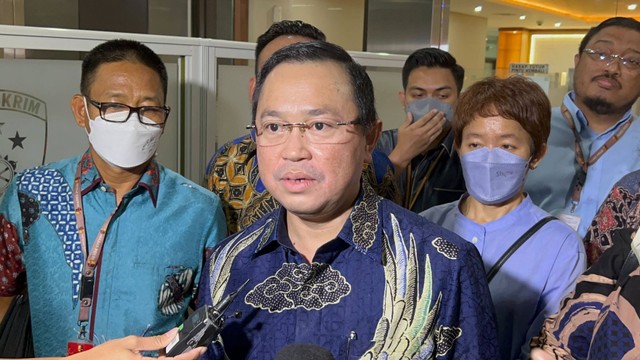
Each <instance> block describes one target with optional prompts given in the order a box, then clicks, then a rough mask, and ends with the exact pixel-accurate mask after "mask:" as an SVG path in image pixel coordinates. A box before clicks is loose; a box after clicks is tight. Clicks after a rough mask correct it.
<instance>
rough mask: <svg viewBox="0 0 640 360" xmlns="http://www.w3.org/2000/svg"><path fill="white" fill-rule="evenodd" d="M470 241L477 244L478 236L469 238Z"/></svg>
mask: <svg viewBox="0 0 640 360" xmlns="http://www.w3.org/2000/svg"><path fill="white" fill-rule="evenodd" d="M471 242H472V243H474V244H477V243H478V238H477V237H475V236H474V237H473V239H471Z"/></svg>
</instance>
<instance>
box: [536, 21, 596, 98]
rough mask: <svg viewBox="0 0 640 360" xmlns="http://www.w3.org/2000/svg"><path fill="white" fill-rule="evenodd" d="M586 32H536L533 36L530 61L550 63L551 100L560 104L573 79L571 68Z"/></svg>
mask: <svg viewBox="0 0 640 360" xmlns="http://www.w3.org/2000/svg"><path fill="white" fill-rule="evenodd" d="M583 37H584V34H554V35H552V36H550V35H546V34H534V35H533V36H532V37H531V50H530V56H529V62H530V63H532V64H549V85H550V86H549V93H548V94H547V95H548V96H549V100H550V101H551V105H552V106H560V104H562V99H564V95H565V94H566V93H567V90H568V89H569V85H570V84H571V83H572V81H573V79H572V78H571V75H570V73H569V69H573V68H574V56H575V55H576V54H577V53H578V46H579V45H580V41H581V40H582V38H583Z"/></svg>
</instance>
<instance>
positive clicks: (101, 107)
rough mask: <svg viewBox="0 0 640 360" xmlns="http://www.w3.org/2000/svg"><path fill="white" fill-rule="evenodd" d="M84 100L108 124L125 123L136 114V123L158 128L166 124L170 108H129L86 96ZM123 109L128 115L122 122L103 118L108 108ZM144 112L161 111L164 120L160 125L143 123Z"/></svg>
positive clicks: (153, 122)
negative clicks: (97, 111) (126, 109)
mask: <svg viewBox="0 0 640 360" xmlns="http://www.w3.org/2000/svg"><path fill="white" fill-rule="evenodd" d="M85 98H86V99H87V100H89V103H90V104H91V105H93V106H95V107H96V108H98V110H99V111H100V117H101V118H102V120H104V121H108V122H112V123H125V122H127V121H128V120H129V118H130V117H131V114H132V113H136V114H138V121H139V122H140V123H141V124H143V125H151V126H158V127H162V126H164V125H165V124H166V123H167V119H168V118H169V112H171V108H170V107H168V106H137V107H136V106H129V105H127V104H122V103H117V102H100V101H97V100H94V99H92V98H90V97H88V96H85ZM115 106H117V107H123V108H128V109H129V114H128V115H127V117H126V118H125V119H124V120H123V121H116V120H110V119H107V118H105V114H106V109H108V108H109V107H115ZM145 110H156V111H161V112H164V120H163V121H162V123H157V122H155V121H152V122H144V121H143V118H144V117H143V113H144V112H145Z"/></svg>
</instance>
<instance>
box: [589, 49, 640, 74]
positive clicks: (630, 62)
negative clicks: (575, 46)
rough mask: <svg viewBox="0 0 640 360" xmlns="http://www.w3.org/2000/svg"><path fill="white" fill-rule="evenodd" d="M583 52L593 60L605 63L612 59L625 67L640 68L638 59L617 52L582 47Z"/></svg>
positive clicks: (609, 62)
mask: <svg viewBox="0 0 640 360" xmlns="http://www.w3.org/2000/svg"><path fill="white" fill-rule="evenodd" d="M583 52H584V53H585V54H587V55H588V56H589V57H590V58H592V59H593V60H598V61H606V63H607V65H609V64H611V63H612V62H613V61H614V60H618V61H619V62H620V64H622V65H623V66H625V67H626V68H627V69H630V70H637V69H640V60H639V59H637V58H630V57H622V56H620V55H617V54H609V53H607V52H605V51H602V50H593V49H589V48H586V49H584V50H583Z"/></svg>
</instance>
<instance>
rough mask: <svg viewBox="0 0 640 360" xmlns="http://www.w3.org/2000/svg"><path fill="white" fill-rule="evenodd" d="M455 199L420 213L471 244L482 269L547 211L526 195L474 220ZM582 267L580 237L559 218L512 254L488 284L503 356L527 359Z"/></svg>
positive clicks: (493, 261) (580, 272) (492, 263)
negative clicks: (497, 214)
mask: <svg viewBox="0 0 640 360" xmlns="http://www.w3.org/2000/svg"><path fill="white" fill-rule="evenodd" d="M465 196H466V195H465ZM459 203H460V201H455V202H452V203H449V204H444V205H440V206H436V207H434V208H431V209H429V210H427V211H425V212H423V213H422V214H421V215H422V216H424V217H426V218H427V219H429V220H431V221H433V222H435V223H436V224H439V225H442V226H443V227H444V228H446V229H449V230H452V231H453V232H455V233H456V234H458V235H460V236H462V237H463V238H464V239H466V240H467V241H469V242H471V243H473V244H474V245H475V246H476V247H477V248H478V250H479V251H480V254H481V255H482V261H483V262H484V268H485V271H487V272H488V271H489V269H491V267H492V266H493V265H494V264H495V263H496V262H497V261H498V259H499V258H500V257H501V256H502V254H504V253H505V252H506V251H507V249H508V248H509V247H510V246H511V245H512V244H513V243H514V242H516V240H518V238H519V237H520V236H521V235H522V234H524V233H525V232H526V231H527V230H528V229H529V228H531V227H532V226H533V225H534V224H535V223H536V222H538V221H539V220H540V219H542V218H544V217H546V216H548V214H547V213H546V212H545V211H543V210H542V209H540V208H538V207H537V206H535V205H534V204H533V203H532V202H531V199H529V197H526V198H525V199H524V201H523V202H522V203H521V204H519V205H518V207H516V208H515V209H513V210H512V211H510V212H509V213H508V214H506V215H504V216H503V217H501V218H500V219H498V220H495V221H492V222H489V223H486V224H477V223H475V222H473V221H472V220H470V219H469V218H467V217H466V216H464V215H463V214H462V213H461V212H460V210H459ZM585 267H586V259H585V251H584V247H583V245H582V241H581V240H580V238H579V237H578V235H577V234H576V233H575V232H574V231H573V230H572V229H571V228H569V227H568V226H567V225H565V224H563V223H562V222H561V221H558V220H553V221H551V222H549V223H547V224H545V225H544V226H543V227H542V228H541V229H540V230H538V231H537V232H536V233H535V234H534V235H533V236H531V238H529V240H527V242H525V243H524V244H523V245H522V246H521V247H520V248H519V249H518V250H517V251H516V252H515V253H513V255H512V256H511V257H510V258H509V260H507V261H506V262H505V263H504V265H503V266H502V268H501V269H500V271H498V273H497V274H496V275H495V277H494V278H493V280H492V281H491V283H489V290H490V291H491V297H492V298H493V303H494V305H495V308H496V315H497V318H498V338H499V342H500V352H501V355H502V359H505V360H507V359H518V358H521V359H528V353H529V340H530V339H531V338H532V337H533V336H534V335H537V334H538V333H539V332H540V329H541V328H542V323H543V321H544V319H545V318H547V317H548V316H550V315H552V314H554V313H555V312H556V311H558V308H559V305H560V300H561V299H562V298H563V297H564V296H565V295H567V294H568V293H569V292H570V291H571V290H573V287H574V283H575V281H576V279H577V278H578V276H580V274H582V272H583V271H584V270H585Z"/></svg>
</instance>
